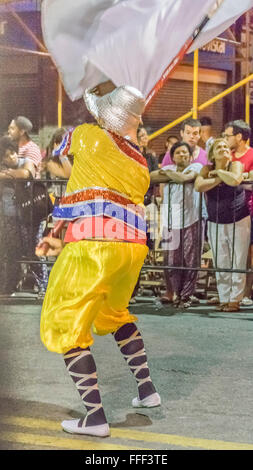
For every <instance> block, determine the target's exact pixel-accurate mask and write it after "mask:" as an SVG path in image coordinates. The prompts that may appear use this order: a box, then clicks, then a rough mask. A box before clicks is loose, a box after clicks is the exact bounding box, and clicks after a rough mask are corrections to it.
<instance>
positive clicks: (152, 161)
mask: <svg viewBox="0 0 253 470" xmlns="http://www.w3.org/2000/svg"><path fill="white" fill-rule="evenodd" d="M137 139H138V144H139V148H140V151H141V153H142V155H143V156H144V157H145V158H146V160H147V164H148V169H149V173H151V172H152V171H155V170H158V162H157V159H156V156H155V153H154V152H151V151H150V150H149V149H148V133H147V131H146V129H145V127H143V126H141V127H139V128H138V131H137ZM154 190H155V188H154V186H153V184H152V183H150V186H149V188H148V191H147V192H146V194H145V197H144V205H145V206H147V205H149V204H151V202H152V196H154ZM146 222H147V246H148V247H149V249H153V247H154V241H153V240H152V239H151V236H150V220H149V219H147V220H146ZM139 287H140V275H139V278H138V281H137V283H136V285H135V288H134V291H133V294H132V298H131V299H130V303H131V304H134V303H136V300H135V297H136V295H137V293H138V290H139Z"/></svg>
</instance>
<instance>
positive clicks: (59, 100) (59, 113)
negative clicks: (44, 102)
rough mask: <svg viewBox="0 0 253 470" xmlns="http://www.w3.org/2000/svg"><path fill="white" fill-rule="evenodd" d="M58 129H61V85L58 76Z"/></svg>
mask: <svg viewBox="0 0 253 470" xmlns="http://www.w3.org/2000/svg"><path fill="white" fill-rule="evenodd" d="M58 127H59V128H60V127H62V83H61V79H60V77H59V76H58Z"/></svg>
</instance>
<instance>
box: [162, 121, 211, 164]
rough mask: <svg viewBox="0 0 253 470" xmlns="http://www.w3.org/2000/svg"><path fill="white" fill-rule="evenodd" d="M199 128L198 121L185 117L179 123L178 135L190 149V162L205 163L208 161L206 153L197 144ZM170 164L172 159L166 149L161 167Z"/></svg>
mask: <svg viewBox="0 0 253 470" xmlns="http://www.w3.org/2000/svg"><path fill="white" fill-rule="evenodd" d="M200 129H201V123H200V121H198V120H197V119H192V118H189V119H186V120H185V121H183V123H182V124H181V130H180V136H181V141H183V142H186V143H187V144H188V145H189V146H190V147H191V149H192V163H201V164H202V165H206V164H207V163H208V160H207V153H206V151H205V150H203V149H202V148H201V147H199V146H198V145H197V144H198V141H199V139H200ZM171 164H172V160H171V157H170V152H169V151H168V152H167V153H166V154H165V157H164V159H163V161H162V167H164V166H167V165H171Z"/></svg>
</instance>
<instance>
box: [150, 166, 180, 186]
mask: <svg viewBox="0 0 253 470" xmlns="http://www.w3.org/2000/svg"><path fill="white" fill-rule="evenodd" d="M172 173H174V172H173V170H163V169H162V168H160V169H159V170H154V171H151V173H150V174H149V176H150V182H151V183H167V182H168V181H171V179H172V177H171V175H172Z"/></svg>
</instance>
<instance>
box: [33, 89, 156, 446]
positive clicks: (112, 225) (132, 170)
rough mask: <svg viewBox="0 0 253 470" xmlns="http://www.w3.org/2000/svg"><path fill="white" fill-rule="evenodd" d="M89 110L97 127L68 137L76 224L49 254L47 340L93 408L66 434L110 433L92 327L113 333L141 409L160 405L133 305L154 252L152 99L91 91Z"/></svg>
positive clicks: (66, 212) (68, 204)
mask: <svg viewBox="0 0 253 470" xmlns="http://www.w3.org/2000/svg"><path fill="white" fill-rule="evenodd" d="M84 99H85V102H86V106H87V108H88V110H89V111H90V112H91V114H92V115H93V116H94V117H95V118H96V121H97V124H96V125H95V124H83V125H80V126H78V127H77V128H75V129H74V130H73V131H71V132H69V133H68V135H66V136H65V138H64V140H63V143H62V145H61V146H60V148H59V153H60V154H61V159H62V160H63V159H64V158H67V154H71V155H73V156H74V164H73V168H72V172H71V176H70V179H69V181H68V185H67V190H66V194H65V196H64V197H63V198H62V200H61V202H60V205H59V206H58V207H56V208H55V210H54V214H53V215H54V218H55V219H56V220H65V221H67V222H68V227H67V230H66V234H65V238H64V245H65V246H64V248H63V250H62V247H61V241H60V240H57V239H53V238H45V239H44V241H46V242H47V243H48V245H47V255H52V254H58V253H59V252H60V251H61V252H60V254H59V257H58V259H57V261H56V263H55V264H54V266H53V269H52V271H51V274H50V279H49V284H48V288H47V292H46V296H45V299H44V303H43V307H42V314H41V339H42V342H43V343H44V345H45V346H46V347H47V348H48V349H49V350H50V351H54V352H57V353H60V354H63V355H64V360H65V363H66V367H67V370H68V372H69V373H70V375H71V377H72V379H73V380H74V382H75V384H76V387H77V389H78V391H79V393H80V395H81V398H82V400H83V403H84V405H85V407H86V410H87V414H86V416H85V418H81V419H75V420H66V421H63V422H62V427H63V429H64V430H65V431H68V432H71V433H78V434H88V435H93V436H101V437H105V436H108V435H109V434H110V431H109V425H108V423H107V420H106V417H105V413H104V409H103V406H102V403H101V398H100V392H99V389H98V384H97V374H96V365H95V361H94V359H93V356H92V353H91V351H90V346H91V345H92V344H93V341H94V339H93V336H92V331H93V332H94V333H95V334H97V335H105V334H108V333H112V334H113V336H114V338H115V340H116V341H117V343H118V346H119V348H120V351H121V352H122V354H123V355H124V357H125V359H126V361H127V363H128V365H129V367H130V369H131V371H132V373H133V374H134V376H135V379H136V381H137V386H138V396H137V397H136V398H134V399H133V401H132V405H133V407H137V408H139V407H154V406H159V405H160V403H161V399H160V396H159V394H158V393H157V392H156V389H155V387H154V385H153V383H152V380H151V378H150V373H149V368H148V364H147V357H146V353H145V349H144V344H143V340H142V337H141V333H140V332H139V330H138V329H137V327H136V325H135V323H134V322H135V321H136V320H137V318H136V317H135V316H134V315H131V314H130V312H129V311H128V304H129V300H130V298H131V295H132V292H133V290H134V287H135V284H136V282H137V279H138V276H139V272H140V270H141V267H142V265H143V262H144V259H145V257H146V255H147V252H148V248H147V246H146V233H145V218H144V206H143V201H144V195H145V193H146V192H147V189H148V187H149V171H148V168H147V163H146V160H145V158H144V157H143V156H142V155H141V153H140V150H139V148H138V144H137V129H138V126H139V123H140V121H141V114H142V112H143V110H144V107H145V100H144V97H143V95H142V94H141V93H140V92H139V91H138V90H136V89H135V88H133V87H129V86H121V87H118V88H116V89H114V90H113V91H112V92H111V93H107V94H106V95H104V96H97V95H96V94H94V93H92V92H91V91H90V90H87V91H86V92H85V96H84Z"/></svg>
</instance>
